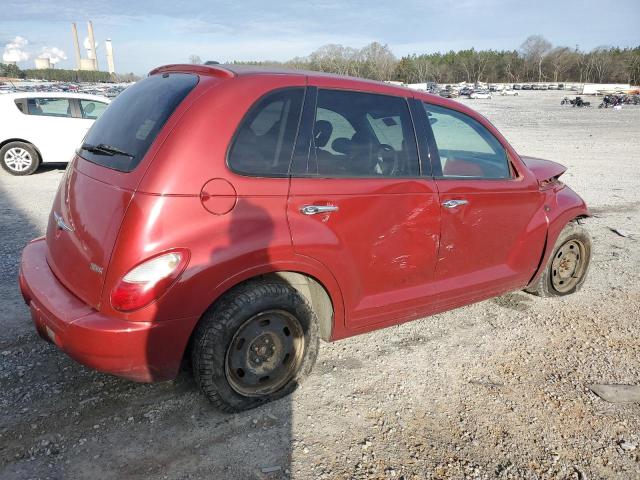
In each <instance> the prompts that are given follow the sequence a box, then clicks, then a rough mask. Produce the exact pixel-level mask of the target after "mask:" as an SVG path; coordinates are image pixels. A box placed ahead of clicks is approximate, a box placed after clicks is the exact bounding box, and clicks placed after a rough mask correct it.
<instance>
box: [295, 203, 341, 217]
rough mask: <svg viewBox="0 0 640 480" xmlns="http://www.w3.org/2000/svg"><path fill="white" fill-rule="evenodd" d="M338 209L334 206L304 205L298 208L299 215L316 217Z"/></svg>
mask: <svg viewBox="0 0 640 480" xmlns="http://www.w3.org/2000/svg"><path fill="white" fill-rule="evenodd" d="M337 211H338V207H336V206H335V205H305V206H303V207H300V213H302V214H303V215H316V214H318V213H329V212H337Z"/></svg>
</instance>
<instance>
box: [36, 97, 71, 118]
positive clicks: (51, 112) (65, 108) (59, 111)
mask: <svg viewBox="0 0 640 480" xmlns="http://www.w3.org/2000/svg"><path fill="white" fill-rule="evenodd" d="M27 111H28V112H29V115H39V116H43V117H71V104H70V103H69V99H67V98H27Z"/></svg>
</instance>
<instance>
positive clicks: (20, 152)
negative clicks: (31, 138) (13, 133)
mask: <svg viewBox="0 0 640 480" xmlns="http://www.w3.org/2000/svg"><path fill="white" fill-rule="evenodd" d="M0 163H1V164H2V168H3V169H4V170H6V171H7V172H9V173H10V174H11V175H17V176H22V175H31V174H32V173H33V172H35V171H36V170H37V169H38V166H39V165H40V156H39V155H38V152H36V149H35V148H33V145H31V144H29V143H25V142H9V143H7V144H6V145H5V146H4V147H2V148H0Z"/></svg>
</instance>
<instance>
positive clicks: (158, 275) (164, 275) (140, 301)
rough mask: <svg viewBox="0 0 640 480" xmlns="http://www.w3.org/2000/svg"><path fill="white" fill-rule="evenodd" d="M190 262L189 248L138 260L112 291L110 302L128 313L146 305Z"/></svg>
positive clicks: (165, 289)
mask: <svg viewBox="0 0 640 480" xmlns="http://www.w3.org/2000/svg"><path fill="white" fill-rule="evenodd" d="M188 262H189V251H188V250H184V249H182V250H173V251H171V252H165V253H162V254H160V255H157V256H155V257H152V258H150V259H149V260H146V261H144V262H143V263H140V264H139V265H137V266H136V267H134V268H132V269H131V270H129V272H128V273H127V274H126V275H125V276H124V277H122V279H121V280H120V281H119V282H118V284H117V285H116V286H115V288H114V289H113V290H112V291H111V305H112V306H113V308H115V309H116V310H120V311H121V312H130V311H132V310H137V309H139V308H142V307H144V306H146V305H149V304H150V303H151V302H153V301H154V300H157V299H158V298H160V297H161V296H162V294H163V293H165V292H166V291H167V290H168V289H169V287H171V285H173V283H174V282H175V281H176V280H177V279H178V277H179V276H180V275H181V274H182V272H183V271H184V269H185V267H186V266H187V263H188Z"/></svg>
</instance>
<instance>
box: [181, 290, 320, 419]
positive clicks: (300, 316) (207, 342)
mask: <svg viewBox="0 0 640 480" xmlns="http://www.w3.org/2000/svg"><path fill="white" fill-rule="evenodd" d="M318 344H319V333H318V325H317V321H316V317H315V314H314V312H313V310H312V309H311V307H310V305H309V304H308V303H307V301H306V300H305V298H304V297H303V296H302V295H301V294H300V293H299V292H298V291H297V290H296V289H295V288H293V287H291V286H290V285H288V284H286V283H282V282H277V281H252V282H248V283H246V284H244V285H241V286H239V287H237V288H236V289H234V290H232V291H230V292H229V293H228V294H227V295H225V296H224V297H223V298H222V299H221V300H220V301H218V302H216V304H215V305H214V306H213V307H212V308H211V309H209V311H207V313H205V315H204V316H203V318H202V319H201V321H200V325H199V326H198V328H197V330H196V332H195V336H194V342H193V351H192V363H193V371H194V376H195V379H196V383H197V384H198V385H199V386H200V388H201V389H202V391H203V392H204V393H205V395H207V397H208V398H209V399H210V400H211V401H212V402H213V403H214V404H215V405H216V406H217V407H218V408H219V409H221V410H224V411H227V412H238V411H242V410H248V409H250V408H255V407H257V406H259V405H261V404H263V403H266V402H270V401H272V400H276V399H278V398H281V397H284V396H286V395H288V394H290V393H291V392H293V391H294V390H295V389H296V388H297V386H298V384H299V383H300V382H301V381H302V380H303V379H304V378H305V377H306V376H307V375H308V374H309V373H310V372H311V369H312V368H313V365H314V364H315V361H316V357H317V354H318Z"/></svg>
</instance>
